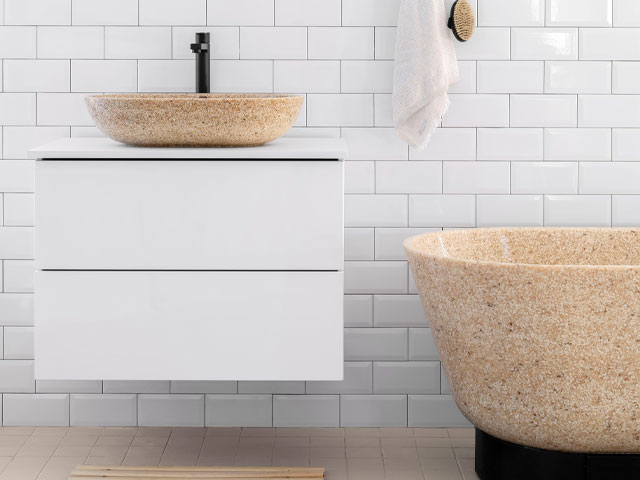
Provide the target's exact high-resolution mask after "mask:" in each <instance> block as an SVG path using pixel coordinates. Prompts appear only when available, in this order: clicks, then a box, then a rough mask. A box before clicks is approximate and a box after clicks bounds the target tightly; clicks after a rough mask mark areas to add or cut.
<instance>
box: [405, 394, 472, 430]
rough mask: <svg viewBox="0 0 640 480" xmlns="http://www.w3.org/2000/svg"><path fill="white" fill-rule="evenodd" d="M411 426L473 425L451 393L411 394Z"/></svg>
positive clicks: (409, 398) (409, 399)
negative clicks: (461, 411)
mask: <svg viewBox="0 0 640 480" xmlns="http://www.w3.org/2000/svg"><path fill="white" fill-rule="evenodd" d="M408 403H409V426H410V427H471V424H470V423H469V420H467V419H466V418H465V417H464V416H463V415H462V413H460V410H459V409H458V406H457V405H456V403H455V401H454V400H453V398H452V397H451V396H449V395H409V397H408Z"/></svg>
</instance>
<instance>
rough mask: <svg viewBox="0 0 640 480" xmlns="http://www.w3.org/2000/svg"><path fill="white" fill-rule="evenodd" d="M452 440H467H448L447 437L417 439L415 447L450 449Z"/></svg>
mask: <svg viewBox="0 0 640 480" xmlns="http://www.w3.org/2000/svg"><path fill="white" fill-rule="evenodd" d="M452 440H467V439H466V438H456V439H453V438H449V437H417V438H416V445H417V446H418V447H451V446H453V445H452Z"/></svg>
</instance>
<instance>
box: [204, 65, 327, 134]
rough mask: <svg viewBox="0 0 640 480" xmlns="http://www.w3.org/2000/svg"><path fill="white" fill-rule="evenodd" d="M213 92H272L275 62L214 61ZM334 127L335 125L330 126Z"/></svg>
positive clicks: (212, 67)
mask: <svg viewBox="0 0 640 480" xmlns="http://www.w3.org/2000/svg"><path fill="white" fill-rule="evenodd" d="M211 71H212V72H215V73H214V74H213V75H212V78H211V91H213V92H243V93H244V92H272V91H273V62H271V61H268V60H255V61H253V60H251V61H246V60H245V61H239V60H214V61H213V62H212V63H211ZM330 126H334V125H330Z"/></svg>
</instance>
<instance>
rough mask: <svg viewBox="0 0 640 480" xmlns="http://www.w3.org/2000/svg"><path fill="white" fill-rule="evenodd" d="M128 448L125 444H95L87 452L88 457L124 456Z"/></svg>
mask: <svg viewBox="0 0 640 480" xmlns="http://www.w3.org/2000/svg"><path fill="white" fill-rule="evenodd" d="M127 450H129V447H128V446H126V445H96V446H94V447H91V452H89V456H90V457H119V456H122V458H124V456H125V455H126V453H127Z"/></svg>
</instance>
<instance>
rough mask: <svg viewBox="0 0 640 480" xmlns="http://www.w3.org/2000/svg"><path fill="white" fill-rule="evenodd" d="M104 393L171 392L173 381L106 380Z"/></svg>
mask: <svg viewBox="0 0 640 480" xmlns="http://www.w3.org/2000/svg"><path fill="white" fill-rule="evenodd" d="M103 390H104V393H169V392H171V382H169V381H163V380H141V381H135V380H105V381H104V382H103Z"/></svg>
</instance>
